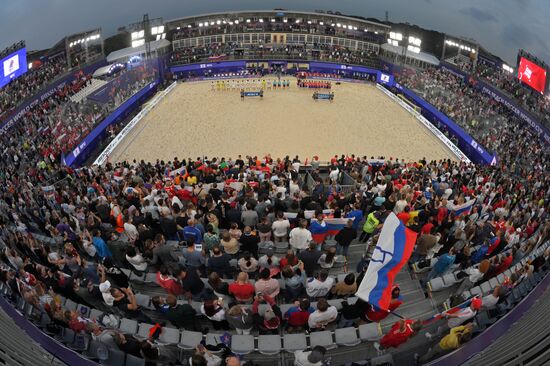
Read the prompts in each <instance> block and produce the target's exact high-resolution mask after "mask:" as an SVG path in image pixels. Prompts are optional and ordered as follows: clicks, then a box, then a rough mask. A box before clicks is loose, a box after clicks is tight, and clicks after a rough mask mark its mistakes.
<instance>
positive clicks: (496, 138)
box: [398, 68, 550, 178]
mask: <svg viewBox="0 0 550 366" xmlns="http://www.w3.org/2000/svg"><path fill="white" fill-rule="evenodd" d="M398 80H399V82H401V83H402V84H403V85H405V86H407V87H408V88H410V89H412V90H414V91H415V92H417V93H418V94H419V95H421V96H422V97H423V98H424V99H425V100H426V101H427V102H429V103H430V104H432V105H433V106H434V107H436V108H437V109H438V110H440V111H442V112H443V113H445V114H446V115H447V116H448V117H449V118H451V119H452V120H453V121H454V122H456V123H457V124H458V125H459V126H460V127H462V128H463V129H464V130H465V131H466V132H467V133H468V134H469V135H470V136H472V137H473V138H474V139H475V140H476V141H477V142H478V143H480V144H481V145H482V146H484V147H485V148H486V149H487V150H489V151H491V152H493V153H495V154H497V156H498V157H499V159H500V160H501V162H502V164H501V168H502V169H503V170H505V171H508V172H511V173H513V174H517V175H520V176H522V177H523V178H528V177H529V175H530V174H536V175H540V174H543V173H544V171H545V170H547V167H548V163H549V158H550V154H549V150H548V148H547V146H546V144H545V142H544V141H542V140H541V139H540V138H539V137H538V136H537V135H536V134H535V133H534V132H533V131H532V130H531V128H530V127H529V126H528V125H527V124H526V123H524V122H523V121H521V120H519V119H518V118H517V117H515V116H513V115H512V114H511V113H510V112H509V111H508V110H507V109H506V107H504V106H503V105H501V104H500V103H498V102H496V101H495V100H494V99H492V98H491V97H489V96H488V95H484V94H483V93H480V92H478V91H476V89H475V88H474V87H473V86H472V85H470V84H468V83H466V82H464V81H463V79H462V78H460V77H458V76H456V75H453V74H451V73H449V72H446V71H444V70H441V69H436V68H431V69H427V70H424V71H422V72H417V71H413V70H407V71H405V72H403V73H402V74H401V75H400V76H399V77H398Z"/></svg>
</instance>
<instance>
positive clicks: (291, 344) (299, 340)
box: [283, 333, 307, 353]
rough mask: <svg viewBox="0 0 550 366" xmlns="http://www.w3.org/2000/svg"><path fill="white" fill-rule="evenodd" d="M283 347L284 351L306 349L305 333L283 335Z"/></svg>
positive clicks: (291, 351)
mask: <svg viewBox="0 0 550 366" xmlns="http://www.w3.org/2000/svg"><path fill="white" fill-rule="evenodd" d="M283 348H284V350H285V351H287V352H290V353H293V352H295V351H300V350H304V349H306V348H307V338H306V335H305V334H304V333H297V334H285V335H283Z"/></svg>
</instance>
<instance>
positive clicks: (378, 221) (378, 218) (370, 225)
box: [359, 206, 386, 243]
mask: <svg viewBox="0 0 550 366" xmlns="http://www.w3.org/2000/svg"><path fill="white" fill-rule="evenodd" d="M385 211H386V208H385V207H384V206H381V207H380V209H379V210H378V211H374V212H371V213H370V214H369V215H368V216H367V220H366V221H365V224H363V232H362V233H361V236H360V237H359V241H360V242H361V243H365V242H366V241H367V240H368V239H369V238H370V237H371V235H372V234H373V233H374V231H375V230H376V229H379V228H381V227H382V219H383V218H384V214H385Z"/></svg>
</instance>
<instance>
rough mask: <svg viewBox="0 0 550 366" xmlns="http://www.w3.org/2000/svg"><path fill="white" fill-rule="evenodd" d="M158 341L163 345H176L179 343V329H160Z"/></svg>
mask: <svg viewBox="0 0 550 366" xmlns="http://www.w3.org/2000/svg"><path fill="white" fill-rule="evenodd" d="M158 341H159V343H163V344H178V343H179V342H180V331H179V329H174V328H162V332H161V333H160V337H159V339H158Z"/></svg>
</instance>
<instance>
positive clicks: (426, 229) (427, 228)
mask: <svg viewBox="0 0 550 366" xmlns="http://www.w3.org/2000/svg"><path fill="white" fill-rule="evenodd" d="M432 221H433V219H432V218H431V217H430V218H429V219H428V222H427V223H425V224H424V226H422V229H420V233H421V234H431V232H432V228H433V227H434V224H433V222H432Z"/></svg>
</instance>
